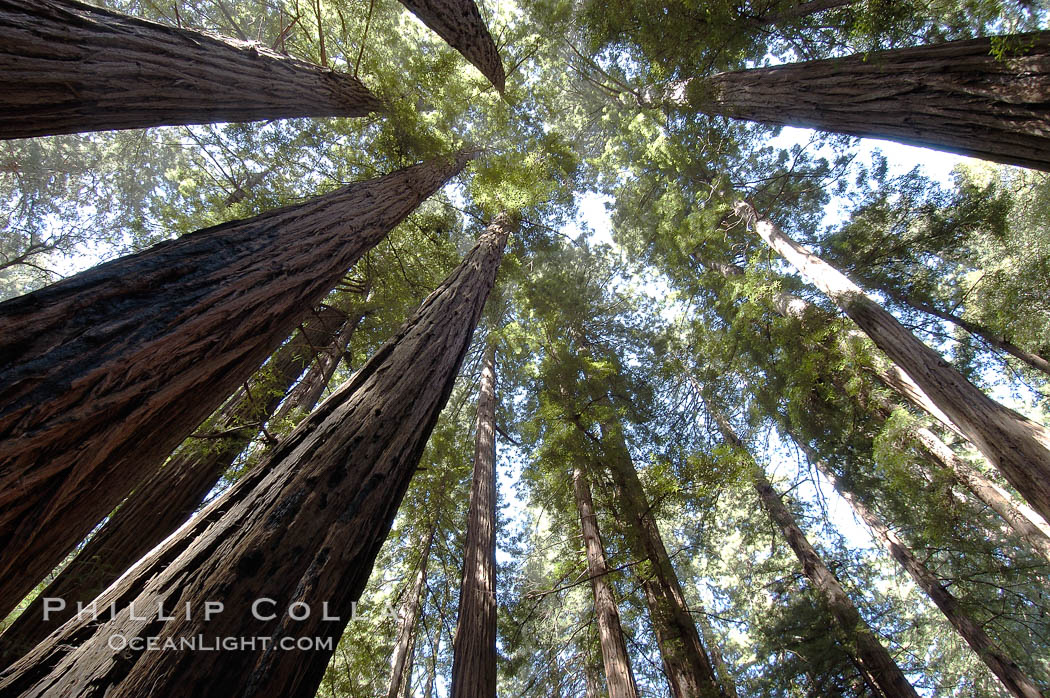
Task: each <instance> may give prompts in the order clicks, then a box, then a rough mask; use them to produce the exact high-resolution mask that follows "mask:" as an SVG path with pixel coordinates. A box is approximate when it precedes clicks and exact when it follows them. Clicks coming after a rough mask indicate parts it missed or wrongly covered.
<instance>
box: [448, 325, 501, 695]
mask: <svg viewBox="0 0 1050 698" xmlns="http://www.w3.org/2000/svg"><path fill="white" fill-rule="evenodd" d="M452 647H453V651H452V691H451V695H452V697H453V698H495V697H496V345H495V344H493V343H492V340H491V339H490V341H489V344H488V346H487V347H486V348H485V355H484V359H483V361H482V366H481V386H480V388H479V389H478V421H477V433H476V435H475V442H474V478H473V482H472V483H471V487H470V505H469V507H468V511H467V539H466V542H465V543H464V550H463V575H462V579H461V582H460V587H459V614H458V616H457V622H456V637H455V640H454V641H453V643H452Z"/></svg>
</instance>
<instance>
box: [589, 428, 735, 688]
mask: <svg viewBox="0 0 1050 698" xmlns="http://www.w3.org/2000/svg"><path fill="white" fill-rule="evenodd" d="M576 425H577V427H578V428H580V429H581V430H582V431H583V432H584V433H585V434H589V433H590V432H588V431H587V430H586V429H583V427H582V425H581V424H580V423H579V421H577V422H576ZM603 431H604V434H603V438H602V443H603V445H604V449H605V452H604V456H605V458H606V466H607V468H608V470H609V473H610V475H611V479H612V483H613V491H614V494H615V499H616V505H617V508H618V513H619V514H620V515H622V516H623V519H622V520H623V526H624V532H625V537H626V539H627V541H628V545H629V546H630V547H631V549H632V551H633V554H634V557H636V558H642V559H645V560H647V561H648V562H649V567H650V569H649V571H648V573H645V574H642V575H640V580H639V581H640V582H641V585H642V590H643V592H644V593H645V598H646V602H647V605H648V606H649V617H650V622H651V623H652V626H653V632H654V634H655V635H656V641H657V644H658V645H659V647H660V655H661V657H662V659H663V663H664V673H665V674H666V675H667V681H668V683H669V684H670V687H671V694H672V695H673V696H675V698H694V697H698V696H700V697H703V698H719V697H720V696H721V695H722V691H721V688H720V686H719V684H718V679H717V677H716V676H715V672H714V669H713V668H712V666H711V662H710V660H709V659H708V657H707V652H706V651H705V650H704V646H703V643H702V642H701V641H700V634H699V633H698V632H697V629H696V623H695V622H694V621H693V616H692V614H691V613H690V610H689V606H688V605H687V604H686V601H685V594H683V593H682V586H681V583H680V582H679V581H678V575H677V574H676V573H675V570H674V566H673V565H672V564H671V558H670V557H669V556H668V554H667V548H666V547H665V546H664V541H663V538H662V536H661V535H660V529H659V527H658V526H657V525H656V519H655V517H654V516H653V514H652V509H651V507H650V506H649V502H648V501H647V498H646V496H645V490H644V489H643V488H642V483H641V480H639V479H638V472H637V471H636V470H635V468H634V463H633V461H632V459H631V453H630V451H629V450H628V448H627V443H626V441H625V440H624V436H623V432H622V431H621V430H620V426H619V425H607V426H606V428H604V429H603Z"/></svg>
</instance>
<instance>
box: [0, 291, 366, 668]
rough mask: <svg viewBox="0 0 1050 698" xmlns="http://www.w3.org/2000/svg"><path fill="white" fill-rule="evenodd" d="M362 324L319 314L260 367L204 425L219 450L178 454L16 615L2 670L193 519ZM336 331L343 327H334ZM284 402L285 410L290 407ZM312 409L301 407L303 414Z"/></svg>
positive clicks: (1, 644) (332, 312)
mask: <svg viewBox="0 0 1050 698" xmlns="http://www.w3.org/2000/svg"><path fill="white" fill-rule="evenodd" d="M359 319H360V316H347V315H345V314H344V313H343V312H342V311H341V310H338V309H335V308H324V309H322V310H321V311H320V312H319V313H318V314H317V315H315V316H313V317H311V318H310V319H308V320H307V321H306V322H304V323H303V325H302V330H301V331H299V332H297V333H296V335H295V336H294V337H293V338H292V339H291V340H290V341H289V342H287V343H286V344H285V345H284V346H282V347H281V348H280V349H278V350H277V352H276V353H275V354H274V355H273V357H272V358H271V359H270V361H269V362H267V364H266V365H265V366H264V367H263V371H262V372H263V374H264V375H263V376H261V377H257V378H253V380H252V381H249V383H248V389H247V390H245V389H244V388H241V389H239V390H238V391H237V392H236V393H234V395H233V397H232V398H231V399H230V401H228V403H227V404H226V405H225V406H224V407H223V409H222V410H220V414H219V416H218V418H217V419H215V420H213V421H210V422H209V423H208V425H207V426H208V428H209V429H211V430H213V431H215V432H222V433H226V432H229V435H228V437H226V438H223V439H222V440H221V441H219V445H218V446H216V447H214V448H212V449H209V450H207V451H203V450H202V449H201V448H200V447H199V444H198V445H184V446H183V447H182V448H180V449H178V450H177V451H176V452H175V453H174V454H173V455H172V457H171V458H170V459H169V460H168V462H167V463H165V464H164V467H162V468H161V469H160V470H159V471H157V472H156V473H154V474H153V476H152V477H150V478H149V479H148V480H147V481H146V482H144V483H142V485H140V486H139V487H138V488H136V490H135V491H134V492H132V493H131V494H130V495H129V496H128V498H127V499H126V500H125V501H124V502H123V504H121V505H120V507H118V508H117V510H116V511H115V512H113V513H112V514H110V516H109V518H108V519H107V520H106V522H105V523H104V524H103V525H102V527H101V528H100V529H99V530H98V531H97V532H96V533H95V534H94V535H93V536H92V537H91V538H90V539H89V540H88V542H87V543H86V544H85V545H84V547H83V548H82V549H81V550H80V551H79V552H78V553H77V554H76V557H74V558H73V559H72V560H71V561H70V562H69V563H68V564H67V565H66V566H65V567H64V568H63V569H62V571H61V572H60V573H59V574H58V576H57V577H55V579H54V581H52V582H51V583H50V584H49V585H48V586H47V587H46V588H45V589H44V590H43V591H42V592H41V593H40V595H39V596H37V598H36V599H34V600H33V602H32V603H31V604H29V606H28V607H26V609H25V610H24V611H23V612H22V614H21V615H20V616H19V617H18V618H17V619H16V620H15V621H14V623H12V624H11V625H10V626H9V627H8V628H7V629H6V630H5V631H4V632H3V634H0V662H2V663H3V666H7V665H8V664H10V663H11V662H13V661H14V660H16V659H18V658H19V657H21V656H22V655H23V654H25V653H26V652H28V651H29V650H30V649H32V648H33V647H35V646H36V645H37V644H38V643H40V642H41V641H43V639H44V638H46V637H47V636H48V635H50V634H51V633H52V631H54V630H56V629H57V628H58V627H59V626H60V625H62V624H63V623H65V622H66V621H67V620H69V619H70V618H72V617H73V616H74V615H76V611H77V608H78V606H77V603H82V604H85V605H86V604H88V603H89V602H90V601H91V600H92V599H94V598H95V597H96V596H98V595H99V594H100V593H102V591H104V590H105V589H106V587H108V586H109V585H110V584H112V583H113V582H114V581H116V579H117V577H119V576H120V575H121V574H123V573H124V571H125V570H127V569H128V568H129V567H131V566H132V565H133V564H134V563H135V562H136V561H137V560H139V559H140V558H142V557H143V556H145V555H146V554H147V553H149V551H150V550H152V549H153V548H154V547H155V546H157V545H158V544H160V543H161V542H162V541H163V540H164V539H165V538H167V537H168V536H170V535H171V534H172V533H174V532H175V531H176V530H177V529H178V528H179V527H180V526H181V525H182V524H183V523H185V522H186V520H187V519H189V518H190V516H191V515H192V514H193V512H195V511H196V510H197V509H198V508H199V507H200V505H201V503H202V502H203V501H204V499H205V497H206V496H207V495H208V493H209V492H211V491H212V489H214V487H215V485H216V484H217V483H218V482H219V480H220V478H222V475H223V473H225V472H226V471H227V470H228V469H229V468H230V466H231V465H232V464H233V461H234V460H235V459H236V458H237V456H238V455H239V454H240V453H241V451H243V450H244V448H245V447H246V446H248V444H249V443H251V440H252V437H253V436H255V434H256V433H257V432H258V430H259V427H260V426H261V424H262V422H264V421H265V420H267V419H268V418H269V417H270V415H271V414H273V411H274V409H275V408H276V407H277V405H278V403H280V402H281V400H282V398H284V397H285V394H286V393H287V392H288V389H289V388H290V387H291V386H292V385H293V384H294V383H295V380H296V379H297V378H298V377H299V375H300V374H302V372H303V370H304V369H306V368H307V367H310V370H309V371H308V372H307V374H306V376H305V377H304V378H303V380H308V379H309V378H310V376H311V374H314V373H318V374H320V373H322V369H323V368H327V365H325V364H323V363H315V364H313V365H312V366H311V362H312V361H313V360H315V359H316V360H317V361H319V362H320V361H322V359H320V358H319V357H314V356H313V347H316V346H318V345H321V346H323V345H324V344H325V343H327V342H328V341H329V340H331V339H332V335H333V334H337V336H336V338H335V340H334V345H335V346H333V347H332V348H333V349H337V350H338V352H339V355H341V354H342V348H340V347H343V348H345V346H346V342H347V341H349V339H350V335H351V334H352V332H353V330H354V328H355V327H356V326H357V323H358V320H359ZM340 325H342V327H340ZM293 399H294V396H289V397H288V399H287V400H286V401H285V402H290V401H292V400H293ZM313 405H314V403H310V404H303V405H301V406H302V407H303V408H304V409H306V410H307V411H309V410H310V409H312V408H313ZM46 598H51V599H62V600H63V601H64V602H65V608H64V609H63V610H61V611H54V610H51V611H50V612H49V613H48V614H47V617H48V620H46V621H45V620H44V599H46Z"/></svg>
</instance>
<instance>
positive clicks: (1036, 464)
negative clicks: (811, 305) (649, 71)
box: [736, 201, 1050, 519]
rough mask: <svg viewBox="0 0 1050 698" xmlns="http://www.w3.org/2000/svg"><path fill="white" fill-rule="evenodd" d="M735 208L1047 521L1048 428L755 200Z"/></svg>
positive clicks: (1049, 505) (1049, 511) (1049, 495)
mask: <svg viewBox="0 0 1050 698" xmlns="http://www.w3.org/2000/svg"><path fill="white" fill-rule="evenodd" d="M736 211H737V214H738V215H739V216H740V217H741V219H743V220H744V221H745V222H746V223H747V224H748V225H749V226H750V227H752V228H753V229H754V230H755V231H756V232H757V233H758V235H759V236H760V237H761V238H762V239H763V240H765V242H766V243H767V244H768V245H769V246H770V247H771V248H773V249H774V250H775V251H776V252H777V253H779V254H780V255H781V256H782V257H784V258H785V259H786V260H787V261H788V262H790V263H791V264H792V265H793V266H794V267H795V268H796V269H798V271H799V273H801V274H802V276H803V277H805V278H806V280H808V281H809V282H810V283H812V284H813V285H814V286H816V287H817V288H818V289H820V290H821V291H822V292H824V293H825V294H826V295H827V296H828V298H830V299H831V300H832V302H834V303H835V305H837V306H838V307H839V308H840V309H841V310H842V311H843V312H844V313H845V314H846V315H848V316H849V317H850V318H851V319H852V320H853V321H854V322H856V323H857V325H858V326H859V327H860V328H861V329H862V330H863V331H864V333H865V334H867V335H868V337H869V338H871V340H872V341H873V342H874V343H875V346H877V347H878V348H879V349H881V350H882V352H883V353H884V354H886V356H888V357H889V359H890V361H892V362H893V363H894V364H896V365H897V366H898V367H899V368H900V369H901V370H902V371H903V372H904V373H906V374H907V375H908V376H910V377H911V379H912V380H913V381H914V382H915V383H916V384H917V385H918V386H919V388H920V389H921V390H922V392H923V393H925V394H926V395H927V396H928V397H929V399H930V400H931V401H932V402H933V403H934V404H935V405H936V406H937V407H939V408H940V409H941V410H943V411H944V413H945V414H946V415H947V416H948V418H949V419H950V420H951V423H952V424H954V425H955V426H957V427H958V428H959V429H960V430H961V431H962V432H963V433H964V434H965V435H966V437H967V438H968V439H969V440H970V441H971V442H972V443H973V444H974V445H975V446H976V447H977V449H978V450H980V451H981V453H983V454H984V455H985V457H986V458H988V460H989V461H991V463H992V464H993V465H994V466H995V467H997V468H998V469H999V471H1000V472H1001V473H1002V474H1003V476H1004V477H1005V478H1006V479H1007V481H1009V483H1010V484H1011V485H1013V486H1014V488H1016V489H1017V491H1018V492H1020V493H1021V495H1022V496H1023V497H1024V498H1025V499H1026V500H1027V501H1028V503H1029V504H1031V505H1032V508H1034V509H1035V510H1036V511H1037V512H1039V514H1040V515H1042V516H1043V518H1044V519H1050V429H1047V428H1046V427H1044V426H1042V425H1040V424H1036V423H1035V422H1033V421H1031V420H1029V419H1026V418H1025V417H1023V416H1022V415H1019V414H1017V413H1016V412H1014V411H1013V410H1011V409H1008V408H1006V407H1003V406H1002V405H1000V404H999V403H997V402H995V401H994V400H992V399H991V398H989V397H988V396H987V395H985V394H984V393H983V392H981V391H980V390H979V389H978V388H977V387H975V386H974V385H973V384H972V383H970V382H969V381H968V380H966V378H965V377H964V376H963V375H962V374H961V373H959V372H958V371H957V370H955V369H954V368H953V367H952V366H951V365H949V364H948V363H947V362H946V361H945V360H944V359H943V358H942V357H941V356H940V355H939V354H937V352H935V351H934V350H933V349H930V348H929V347H928V346H926V345H925V344H923V343H922V342H921V341H919V340H918V339H916V338H915V336H914V335H912V334H911V333H910V332H909V331H908V330H907V329H905V328H904V327H903V326H902V325H901V324H900V323H899V322H897V320H896V319H895V318H894V317H893V316H892V315H890V314H889V313H888V312H886V311H885V310H883V309H882V308H881V307H880V306H879V305H878V304H877V303H875V302H874V301H873V300H871V299H870V298H868V297H867V296H866V295H864V292H863V291H861V290H860V288H858V287H857V285H856V284H854V283H853V282H852V281H850V280H849V279H847V278H846V277H845V276H844V275H842V274H841V273H840V272H838V271H837V270H836V269H834V268H833V267H832V266H831V265H829V264H828V263H826V262H825V261H823V260H822V259H820V258H819V257H817V256H816V255H814V254H813V253H812V252H810V251H809V250H807V249H806V248H805V247H803V246H801V245H799V244H798V243H796V242H795V241H794V240H791V239H790V238H789V237H787V236H786V235H785V234H784V233H783V232H782V231H781V230H780V229H779V228H778V227H777V226H776V225H775V224H773V223H772V222H771V221H768V220H763V219H760V218H759V216H758V213H757V212H756V211H755V209H754V207H752V206H751V205H750V204H748V203H746V202H743V201H739V202H737V204H736Z"/></svg>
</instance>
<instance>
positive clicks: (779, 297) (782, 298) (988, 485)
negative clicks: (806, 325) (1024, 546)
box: [704, 261, 1050, 561]
mask: <svg viewBox="0 0 1050 698" xmlns="http://www.w3.org/2000/svg"><path fill="white" fill-rule="evenodd" d="M704 264H705V265H707V266H709V267H711V268H712V269H715V270H717V271H719V272H720V273H721V274H722V275H723V276H725V277H726V278H733V277H737V276H742V275H743V273H744V270H743V269H741V268H740V267H738V266H736V265H734V264H726V263H724V262H707V261H705V262H704ZM773 306H774V308H775V309H776V311H777V312H778V313H779V314H780V315H782V316H783V317H789V318H795V319H799V320H801V319H802V318H803V317H804V316H805V314H806V312H808V311H809V310H810V308H811V307H812V306H811V305H810V304H809V303H808V302H807V301H805V300H803V299H801V298H799V297H797V296H793V295H791V294H789V293H784V292H778V293H776V294H775V295H774V297H773ZM854 333H858V334H859V330H850V331H849V332H848V334H849V335H852V334H854ZM872 372H873V374H874V375H875V377H876V378H877V379H878V380H879V382H880V383H882V384H883V385H884V386H885V387H886V388H888V389H890V390H892V391H894V392H896V393H897V394H898V395H899V396H900V397H901V398H903V399H904V400H905V401H907V402H910V403H911V404H912V405H914V406H916V407H918V408H919V409H921V410H923V411H925V412H927V413H928V414H929V415H930V416H932V417H934V418H935V419H937V420H938V421H939V422H941V424H942V425H944V426H945V427H947V428H948V429H950V430H951V431H953V432H954V433H956V434H959V435H960V436H962V437H963V438H965V436H964V435H963V434H961V433H960V432H959V430H958V428H957V427H956V426H955V425H954V424H952V423H951V420H950V419H949V418H948V416H947V415H945V414H944V413H943V412H942V411H941V410H940V409H939V408H938V407H937V406H936V405H934V404H933V402H932V401H931V400H930V398H929V397H928V396H927V395H926V394H925V393H923V392H922V389H921V388H919V386H917V385H916V384H915V382H914V381H912V380H911V378H909V377H908V376H907V375H906V374H905V373H904V372H903V371H900V370H899V369H897V368H896V367H895V366H892V365H886V364H884V363H883V364H878V365H876V366H875V367H874V368H873V371H872ZM877 409H878V410H879V411H880V412H881V413H882V416H883V418H888V417H889V415H890V414H891V413H892V412H893V409H894V407H893V405H891V404H890V402H889V401H888V400H885V399H882V400H880V404H879V405H878V406H877ZM915 440H916V442H917V444H918V447H919V449H920V451H921V452H922V454H923V455H924V456H925V457H926V458H927V460H930V461H931V462H932V463H933V464H934V465H936V466H938V467H940V468H943V469H944V470H945V471H946V472H947V473H948V474H949V475H951V476H952V477H953V478H954V479H955V480H956V481H957V482H959V483H960V484H961V485H963V487H965V488H967V489H968V490H970V492H971V493H972V494H973V495H974V496H975V497H977V499H979V500H980V501H982V502H984V503H985V504H986V505H987V506H988V507H989V508H990V509H991V510H992V511H994V512H995V513H997V514H998V515H999V516H1000V517H1002V519H1003V520H1004V521H1005V522H1006V523H1007V524H1008V525H1009V526H1010V527H1011V528H1012V529H1013V530H1014V531H1015V532H1016V533H1017V534H1018V535H1019V536H1020V537H1021V538H1022V539H1023V540H1024V541H1025V542H1026V543H1028V545H1029V546H1030V547H1031V548H1032V550H1033V551H1034V552H1035V553H1036V554H1038V555H1041V556H1042V557H1044V558H1046V559H1047V560H1048V561H1050V530H1048V528H1047V526H1046V522H1045V521H1044V520H1043V519H1042V518H1041V517H1040V516H1039V515H1038V514H1036V513H1035V512H1034V511H1032V510H1031V509H1030V508H1029V507H1027V506H1025V505H1024V504H1023V503H1019V502H1017V501H1015V499H1014V497H1013V496H1012V495H1011V494H1010V493H1009V492H1007V491H1006V490H1004V489H1003V488H1002V487H999V486H998V485H997V484H995V483H994V482H992V481H991V480H990V479H988V478H987V477H986V476H985V475H984V474H983V473H981V472H980V471H979V470H978V469H977V468H975V467H973V466H972V465H970V464H969V463H967V462H966V461H965V460H963V459H962V458H960V457H959V456H958V455H956V454H955V452H954V451H952V449H951V448H949V447H948V445H947V444H945V443H944V441H942V440H941V439H940V438H939V437H938V436H937V435H936V434H934V433H933V432H932V431H930V430H929V429H927V428H926V427H923V426H919V427H918V428H916V430H915ZM989 463H990V464H991V462H990V461H989ZM993 467H994V464H993Z"/></svg>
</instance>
